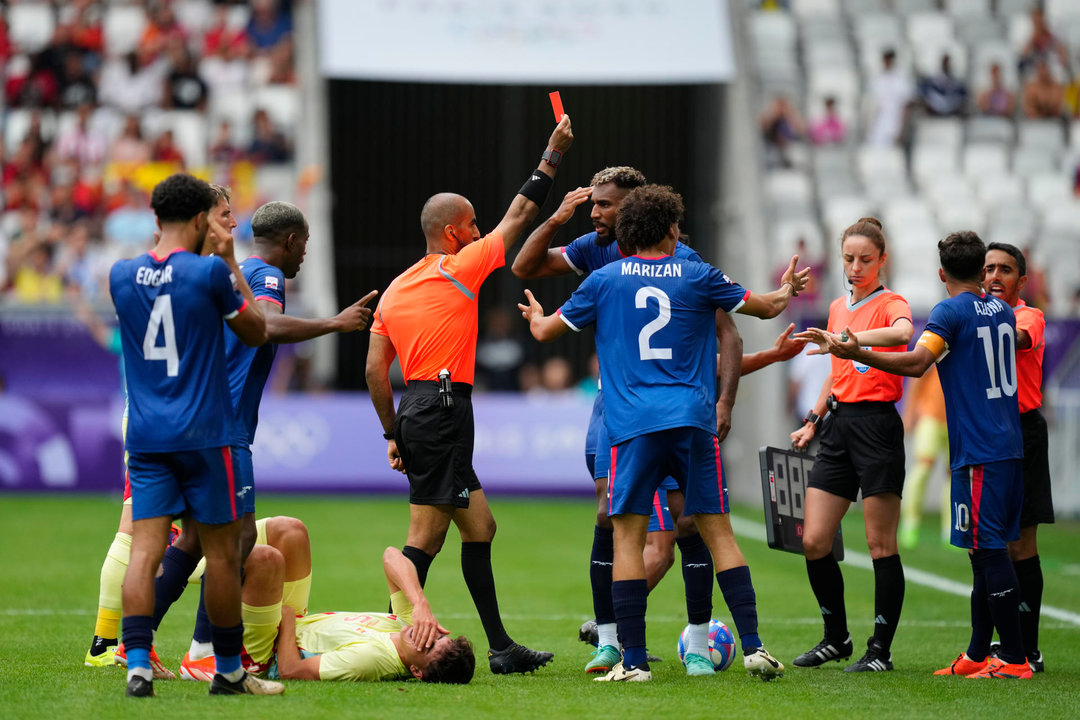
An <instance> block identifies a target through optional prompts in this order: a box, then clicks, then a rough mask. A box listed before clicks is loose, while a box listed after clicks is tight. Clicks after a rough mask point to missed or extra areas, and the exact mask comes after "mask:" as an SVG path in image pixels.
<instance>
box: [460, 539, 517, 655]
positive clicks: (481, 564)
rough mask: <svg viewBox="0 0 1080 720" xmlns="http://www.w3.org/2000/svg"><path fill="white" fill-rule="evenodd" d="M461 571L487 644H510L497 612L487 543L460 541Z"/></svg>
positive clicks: (499, 646)
mask: <svg viewBox="0 0 1080 720" xmlns="http://www.w3.org/2000/svg"><path fill="white" fill-rule="evenodd" d="M461 574H462V575H463V576H464V577H465V585H466V586H468V588H469V594H470V595H472V599H473V604H474V605H476V612H477V613H479V614H480V622H481V623H482V624H483V625H484V633H485V634H486V635H487V639H488V647H490V648H491V649H492V650H505V649H506V648H507V647H509V646H510V644H511V643H513V640H511V639H510V636H509V635H508V634H507V633H506V628H504V627H503V624H502V617H501V616H500V615H499V598H498V597H497V596H496V595H495V577H494V575H493V574H492V572H491V543H489V542H463V543H461Z"/></svg>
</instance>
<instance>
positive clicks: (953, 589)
mask: <svg viewBox="0 0 1080 720" xmlns="http://www.w3.org/2000/svg"><path fill="white" fill-rule="evenodd" d="M731 527H732V529H733V530H734V531H735V534H736V535H741V536H743V537H748V538H751V539H754V540H760V541H761V542H767V537H766V534H765V526H764V525H762V524H761V523H756V522H754V521H753V520H747V519H746V518H741V517H735V516H734V515H732V516H731ZM844 562H845V563H847V564H849V565H854V566H855V567H858V568H863V569H864V570H873V569H874V561H873V559H872V558H871V557H870V556H869V555H867V554H865V553H860V552H856V551H854V550H850V549H849V548H846V547H845V548H844ZM904 579H905V580H908V581H910V582H913V583H915V584H916V585H923V586H925V587H928V588H933V589H934V590H940V591H941V592H943V593H948V594H950V595H959V596H960V597H965V598H966V597H970V596H971V586H970V585H965V584H964V583H960V582H956V581H955V580H950V579H949V578H945V577H941V576H940V575H935V574H933V573H930V572H926V571H925V570H919V569H918V568H913V567H911V566H910V565H904ZM1040 616H1042V617H1049V618H1053V619H1055V620H1061V621H1062V622H1066V623H1070V624H1072V625H1078V626H1080V613H1074V612H1072V611H1070V610H1064V609H1062V608H1058V607H1054V606H1052V605H1043V606H1042V611H1041V612H1040ZM904 622H905V624H906V623H907V621H906V620H905V621H904Z"/></svg>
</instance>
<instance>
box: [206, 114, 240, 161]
mask: <svg viewBox="0 0 1080 720" xmlns="http://www.w3.org/2000/svg"><path fill="white" fill-rule="evenodd" d="M243 155H244V152H243V151H242V150H241V149H240V148H239V147H237V146H236V142H235V141H234V140H233V136H232V123H231V122H229V121H228V120H222V121H221V123H220V124H219V125H218V129H217V132H216V133H215V134H214V139H213V140H212V141H211V143H210V162H214V163H224V164H231V163H234V162H236V161H237V160H239V159H240V158H241V157H243Z"/></svg>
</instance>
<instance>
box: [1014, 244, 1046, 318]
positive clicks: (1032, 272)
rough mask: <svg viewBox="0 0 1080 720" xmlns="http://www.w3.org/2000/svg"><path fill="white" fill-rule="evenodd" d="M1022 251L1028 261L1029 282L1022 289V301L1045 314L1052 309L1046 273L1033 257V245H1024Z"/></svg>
mask: <svg viewBox="0 0 1080 720" xmlns="http://www.w3.org/2000/svg"><path fill="white" fill-rule="evenodd" d="M1021 250H1022V251H1023V253H1024V259H1025V260H1026V261H1027V282H1026V283H1024V287H1022V288H1021V289H1020V299H1021V300H1023V301H1024V302H1026V303H1027V304H1028V305H1031V306H1032V307H1037V308H1039V309H1040V310H1042V311H1043V312H1048V311H1049V309H1050V286H1049V284H1048V283H1047V281H1046V271H1045V270H1043V268H1042V266H1041V265H1039V264H1037V263H1036V262H1035V258H1034V257H1032V252H1031V245H1023V246H1022V247H1021Z"/></svg>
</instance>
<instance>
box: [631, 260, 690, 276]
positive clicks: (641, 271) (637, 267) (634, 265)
mask: <svg viewBox="0 0 1080 720" xmlns="http://www.w3.org/2000/svg"><path fill="white" fill-rule="evenodd" d="M622 274H623V275H641V276H643V277H682V265H667V264H665V265H653V264H649V265H645V264H643V263H639V262H626V263H623V266H622Z"/></svg>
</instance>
